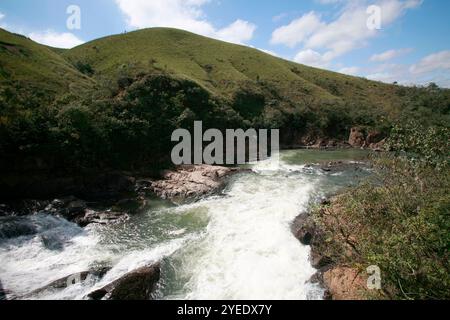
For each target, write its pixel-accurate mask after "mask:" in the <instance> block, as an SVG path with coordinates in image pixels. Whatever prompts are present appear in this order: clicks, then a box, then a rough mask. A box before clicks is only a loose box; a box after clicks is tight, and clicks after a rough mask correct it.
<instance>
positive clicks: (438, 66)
mask: <svg viewBox="0 0 450 320" xmlns="http://www.w3.org/2000/svg"><path fill="white" fill-rule="evenodd" d="M409 70H410V71H411V73H412V74H424V73H428V72H436V71H444V72H445V71H446V72H450V51H449V50H447V51H440V52H437V53H433V54H430V55H429V56H426V57H425V58H423V59H422V60H421V61H419V63H417V64H415V65H413V66H411V68H410V69H409ZM449 77H450V76H449Z"/></svg>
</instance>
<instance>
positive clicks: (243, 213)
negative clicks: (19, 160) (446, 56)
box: [0, 152, 355, 300]
mask: <svg viewBox="0 0 450 320" xmlns="http://www.w3.org/2000/svg"><path fill="white" fill-rule="evenodd" d="M285 155H293V154H292V152H291V153H286V154H285ZM284 158H285V157H283V159H284ZM267 164H268V163H267V162H261V163H258V164H257V165H255V166H253V168H252V169H253V172H250V173H241V174H238V175H237V176H235V177H234V178H233V179H232V181H231V182H230V184H229V186H228V187H227V189H226V190H225V191H224V192H223V194H222V195H218V196H214V197H210V198H207V199H204V200H202V201H200V202H197V203H194V204H188V205H182V206H178V207H174V206H172V205H169V204H167V203H163V202H161V201H156V200H155V205H154V206H153V207H152V209H150V210H149V211H148V212H147V213H144V214H141V215H139V216H136V217H132V218H131V220H130V221H128V222H126V223H124V224H122V225H118V226H95V225H91V226H89V227H87V228H85V229H81V228H79V227H78V226H76V225H74V224H72V223H69V222H67V221H65V220H63V219H59V218H55V217H51V216H47V215H36V216H32V217H25V218H15V219H19V220H17V221H16V220H15V221H13V223H19V222H20V221H22V222H25V223H26V224H31V225H32V226H33V227H34V229H35V232H33V233H32V234H30V235H24V236H22V237H19V238H13V239H6V240H1V239H0V261H1V263H0V281H1V283H2V285H3V287H4V289H6V290H7V291H8V292H9V293H10V295H11V297H14V296H15V297H18V298H22V299H85V297H86V295H87V294H88V293H90V292H91V291H93V290H94V289H98V288H101V287H103V286H104V285H106V284H108V283H110V282H111V281H113V280H115V279H117V278H118V277H120V276H122V275H124V274H125V273H127V272H129V271H132V270H134V269H136V268H138V267H140V266H144V265H148V264H149V263H152V262H156V261H163V263H162V280H161V284H160V288H159V289H158V298H160V299H247V300H257V299H269V300H270V299H293V300H296V299H320V298H321V296H322V294H323V290H322V289H321V288H320V287H318V286H317V285H313V284H311V283H309V282H308V280H309V279H310V278H311V276H312V275H313V274H314V273H315V270H314V269H313V268H312V267H311V264H310V262H309V253H310V249H309V247H306V246H303V245H302V244H301V243H300V242H299V241H298V240H297V239H296V238H295V237H294V236H293V235H292V233H291V230H290V225H291V223H292V221H293V220H294V219H295V217H296V216H298V215H299V214H300V213H302V212H305V211H306V210H307V209H308V206H309V205H310V203H311V201H312V200H315V199H317V198H318V197H319V196H322V195H324V194H326V193H330V192H334V191H336V190H338V189H339V188H341V187H343V186H345V185H348V184H349V181H353V180H355V177H354V173H353V172H351V173H345V172H344V173H336V174H325V173H324V172H322V171H321V170H319V169H312V168H308V167H305V166H304V165H302V164H295V163H294V164H292V163H288V162H287V161H284V160H283V161H282V164H281V167H280V168H279V169H278V170H276V171H271V170H267ZM2 219H3V218H2ZM20 219H22V220H20ZM0 223H5V221H1V220H0ZM98 266H112V269H111V270H110V271H109V272H108V273H107V274H106V276H105V277H104V278H103V279H102V280H100V281H97V282H96V281H95V279H91V280H90V281H85V282H83V283H80V284H76V285H73V286H70V287H68V288H66V289H61V290H46V291H43V292H39V293H33V294H30V292H32V291H33V290H36V289H39V288H41V287H43V286H45V285H46V284H49V283H50V282H52V281H54V280H57V279H60V278H62V277H65V276H68V275H71V274H74V273H76V272H82V271H86V270H90V269H92V268H95V267H98Z"/></svg>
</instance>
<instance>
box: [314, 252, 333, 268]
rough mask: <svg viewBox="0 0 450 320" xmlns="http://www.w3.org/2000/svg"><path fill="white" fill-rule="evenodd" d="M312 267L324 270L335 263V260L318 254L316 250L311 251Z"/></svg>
mask: <svg viewBox="0 0 450 320" xmlns="http://www.w3.org/2000/svg"><path fill="white" fill-rule="evenodd" d="M310 260H311V265H312V266H313V268H315V269H322V268H325V267H328V266H329V265H331V264H332V263H333V260H332V259H331V258H329V257H327V256H324V255H322V254H321V253H319V252H317V251H316V250H314V249H313V250H312V251H311V257H310Z"/></svg>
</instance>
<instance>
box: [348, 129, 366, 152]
mask: <svg viewBox="0 0 450 320" xmlns="http://www.w3.org/2000/svg"><path fill="white" fill-rule="evenodd" d="M365 142H366V139H365V137H364V132H363V130H362V129H361V128H352V129H351V132H350V137H349V139H348V143H349V144H350V145H351V146H352V147H355V148H361V147H363V146H364V145H365Z"/></svg>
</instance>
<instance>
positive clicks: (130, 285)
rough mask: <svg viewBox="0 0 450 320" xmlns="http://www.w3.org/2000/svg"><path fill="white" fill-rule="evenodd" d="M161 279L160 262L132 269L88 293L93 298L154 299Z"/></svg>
mask: <svg viewBox="0 0 450 320" xmlns="http://www.w3.org/2000/svg"><path fill="white" fill-rule="evenodd" d="M159 279H160V264H159V263H158V264H154V265H151V266H147V267H142V268H139V269H137V270H134V271H131V272H129V273H127V274H126V275H124V276H123V277H121V278H119V279H117V280H116V281H114V282H112V283H110V284H108V285H107V286H105V287H103V288H102V289H99V290H96V291H94V292H92V293H90V294H89V295H88V298H90V299H92V300H102V299H107V300H152V293H153V292H154V290H155V288H156V284H157V283H158V281H159Z"/></svg>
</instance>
